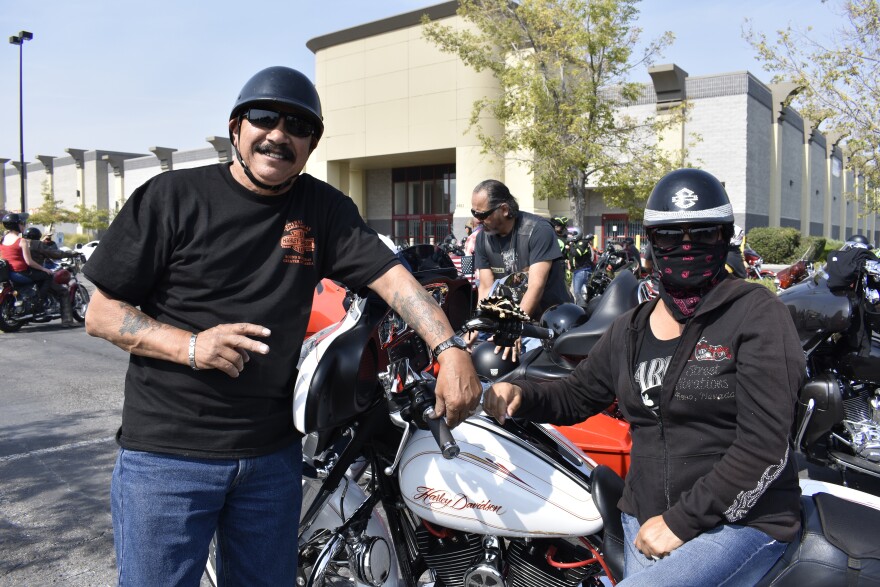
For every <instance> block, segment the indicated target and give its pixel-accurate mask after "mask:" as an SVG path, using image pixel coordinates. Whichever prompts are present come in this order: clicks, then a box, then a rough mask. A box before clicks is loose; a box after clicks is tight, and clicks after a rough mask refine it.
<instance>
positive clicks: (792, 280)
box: [776, 245, 816, 289]
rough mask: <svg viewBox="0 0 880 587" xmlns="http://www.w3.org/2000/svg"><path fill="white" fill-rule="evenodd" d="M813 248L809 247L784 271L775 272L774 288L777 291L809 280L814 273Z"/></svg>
mask: <svg viewBox="0 0 880 587" xmlns="http://www.w3.org/2000/svg"><path fill="white" fill-rule="evenodd" d="M815 250H816V249H815V247H814V246H812V245H811V246H810V247H808V248H807V250H806V251H804V254H803V255H801V256H800V258H799V259H798V260H797V261H795V262H794V263H792V264H791V265H789V266H788V267H786V268H784V269H780V270H779V271H777V272H776V287H778V288H779V289H788V288H790V287H791V286H793V285H795V284H798V283H800V282H802V281H804V280H806V279H809V278H810V277H812V276H813V275H814V274H815V273H816V269H815V266H814V265H813V259H814V257H815Z"/></svg>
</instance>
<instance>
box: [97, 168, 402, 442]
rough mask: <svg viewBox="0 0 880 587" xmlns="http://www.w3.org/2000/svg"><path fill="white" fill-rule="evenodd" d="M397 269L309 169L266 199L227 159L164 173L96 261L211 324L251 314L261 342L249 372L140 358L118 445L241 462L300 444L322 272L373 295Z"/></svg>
mask: <svg viewBox="0 0 880 587" xmlns="http://www.w3.org/2000/svg"><path fill="white" fill-rule="evenodd" d="M396 263H397V258H396V257H395V256H394V255H393V254H392V253H391V251H390V250H389V249H388V248H387V247H386V246H385V245H384V244H382V242H381V241H380V240H379V238H378V236H377V235H376V233H375V232H374V231H373V230H371V229H370V228H369V227H367V226H366V224H365V223H364V221H363V219H362V218H361V216H360V215H359V213H358V210H357V207H356V206H355V205H354V203H353V202H352V201H351V199H350V198H348V197H347V196H345V195H344V194H343V193H341V192H339V191H338V190H336V189H334V188H333V187H331V186H329V185H328V184H326V183H324V182H321V181H318V180H316V179H315V178H313V177H311V176H309V175H301V176H300V177H299V178H297V180H296V181H295V182H294V184H293V186H292V187H291V189H290V190H288V192H286V193H284V194H280V195H277V196H268V197H267V196H258V195H256V194H254V193H252V192H250V191H249V190H247V189H245V188H244V187H243V186H241V185H240V184H239V183H238V182H237V181H235V179H234V178H233V177H232V174H231V172H230V169H229V166H228V165H212V166H207V167H198V168H194V169H189V170H182V171H172V172H168V173H163V174H161V175H158V176H156V177H154V178H153V179H151V180H150V181H149V182H147V183H146V184H144V185H143V186H141V187H140V188H139V189H138V190H137V191H135V193H134V194H132V196H131V198H130V199H129V200H128V202H126V204H125V206H123V208H122V210H121V211H120V212H119V215H118V216H117V217H116V219H115V220H114V221H113V224H112V225H111V226H110V229H109V231H108V232H107V234H106V235H105V236H104V237H103V238H102V239H101V245H100V246H99V247H97V248H96V249H95V252H94V253H93V255H92V257H91V258H90V259H89V262H88V263H87V264H86V266H85V268H84V272H85V274H86V276H87V277H88V278H89V279H90V280H91V281H92V282H94V283H95V284H96V285H97V286H98V287H99V288H100V289H102V290H103V291H106V292H107V293H108V294H110V295H111V296H114V297H117V298H120V299H122V300H125V301H127V302H128V303H130V304H132V305H135V306H140V308H141V310H142V311H143V312H144V313H145V314H147V315H149V316H151V317H153V318H155V319H156V320H158V321H159V322H163V323H166V324H171V325H173V326H176V327H179V328H183V329H185V330H189V331H192V332H200V331H202V330H205V329H208V328H211V327H213V326H216V325H218V324H226V323H236V322H250V323H253V324H259V325H262V326H265V327H267V328H269V329H270V330H271V331H272V334H271V335H270V336H269V337H267V338H258V340H260V341H262V342H265V343H266V344H268V345H269V348H270V351H269V354H268V355H257V354H251V356H250V361H249V362H248V363H247V364H246V367H245V369H244V371H242V373H241V376H240V377H238V378H236V379H233V378H231V377H229V376H228V375H226V374H224V373H222V372H221V371H217V370H202V371H193V370H191V369H190V368H189V366H187V365H179V364H176V363H171V362H168V361H163V360H159V359H150V358H147V357H141V356H136V355H132V356H131V360H130V364H129V369H128V373H127V375H126V382H125V402H124V405H123V413H122V427H121V428H120V431H119V433H118V434H117V438H118V440H119V443H120V445H122V446H123V447H125V448H129V449H133V450H148V451H154V452H165V453H172V454H184V455H195V456H203V457H216V458H229V457H233V458H235V457H243V456H253V455H260V454H268V453H270V452H272V451H274V450H277V449H278V448H281V447H283V446H286V445H287V444H290V443H291V442H294V441H295V440H296V439H297V437H298V433H297V432H296V431H295V429H294V427H293V423H292V413H291V409H292V392H293V385H294V382H295V381H296V364H297V359H298V357H299V353H300V349H301V346H302V342H303V337H304V335H305V331H306V326H307V324H308V320H309V314H310V312H311V304H312V296H313V291H314V288H315V285H316V284H317V283H318V281H320V279H322V278H323V277H329V278H332V279H335V280H337V281H341V282H343V283H345V284H346V285H347V286H348V287H349V288H351V289H353V290H357V289H361V288H362V287H364V286H366V285H367V284H369V283H371V282H372V281H373V280H375V279H376V278H378V277H379V276H381V275H382V274H383V273H384V272H385V271H387V270H388V269H390V268H391V267H392V266H393V265H394V264H396Z"/></svg>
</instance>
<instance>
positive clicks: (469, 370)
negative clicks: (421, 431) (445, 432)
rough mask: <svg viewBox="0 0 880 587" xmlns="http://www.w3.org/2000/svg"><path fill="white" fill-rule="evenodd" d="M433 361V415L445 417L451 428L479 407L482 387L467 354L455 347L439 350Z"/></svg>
mask: <svg viewBox="0 0 880 587" xmlns="http://www.w3.org/2000/svg"><path fill="white" fill-rule="evenodd" d="M437 362H438V363H440V373H439V374H438V376H437V386H436V387H435V388H434V393H435V394H436V396H437V401H436V402H435V404H434V416H435V417H436V418H440V417H441V416H444V415H445V416H446V423H447V424H449V427H450V428H455V427H456V426H458V425H459V424H460V423H462V422H464V421H465V420H466V419H467V418H468V416H470V415H471V414H472V413H473V412H474V410H476V409H477V406H478V405H480V396H481V395H482V393H483V387H482V386H481V385H480V380H479V379H478V378H477V373H476V371H474V365H473V363H472V362H471V355H470V353H468V352H467V351H463V350H461V349H458V348H450V349H448V350H445V351H443V353H441V354H440V356H439V357H437Z"/></svg>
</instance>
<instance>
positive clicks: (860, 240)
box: [845, 234, 874, 249]
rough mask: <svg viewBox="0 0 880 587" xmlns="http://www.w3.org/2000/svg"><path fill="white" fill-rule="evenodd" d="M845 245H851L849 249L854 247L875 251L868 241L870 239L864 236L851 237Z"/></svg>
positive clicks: (855, 235)
mask: <svg viewBox="0 0 880 587" xmlns="http://www.w3.org/2000/svg"><path fill="white" fill-rule="evenodd" d="M845 244H847V245H849V247H847V248H853V247H856V248H859V249H873V248H874V247H872V246H871V241H869V240H868V237H866V236H865V235H863V234H854V235H852V236H851V237H849V238H848V239H847V241H846V243H845Z"/></svg>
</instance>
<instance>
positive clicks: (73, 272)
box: [0, 253, 90, 332]
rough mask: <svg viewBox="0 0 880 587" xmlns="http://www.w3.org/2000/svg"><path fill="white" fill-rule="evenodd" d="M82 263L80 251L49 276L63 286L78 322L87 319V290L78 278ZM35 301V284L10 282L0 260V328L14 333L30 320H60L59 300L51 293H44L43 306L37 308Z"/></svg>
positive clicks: (36, 321) (3, 262)
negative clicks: (23, 284)
mask: <svg viewBox="0 0 880 587" xmlns="http://www.w3.org/2000/svg"><path fill="white" fill-rule="evenodd" d="M84 262H85V257H84V256H83V255H82V254H79V253H78V254H76V255H74V256H73V257H71V258H70V260H63V261H61V262H60V264H59V267H60V268H59V269H57V270H56V271H55V272H54V274H53V277H52V278H53V279H54V280H55V283H57V284H58V285H61V286H63V287H64V288H65V292H64V294H63V295H66V296H69V297H70V304H71V308H72V310H73V318H74V319H75V320H76V321H77V322H83V321H84V320H85V319H86V310H87V309H88V307H89V300H90V298H89V292H88V291H87V290H86V288H85V286H83V285H82V284H81V283H80V282H79V279H78V278H77V275H79V273H80V271H81V270H82V266H83V263H84ZM38 304H39V297H38V295H37V286H36V285H27V286H21V285H16V284H14V283H12V280H11V279H10V270H9V265H8V264H7V263H6V262H5V261H3V260H0V330H2V331H3V332H17V331H18V330H20V329H21V327H22V326H24V325H25V324H27V323H29V322H34V323H45V322H50V321H52V320H59V319H61V302H60V300H58V298H56V297H55V296H54V295H52V294H51V293H50V294H48V295H47V297H46V300H45V302H44V305H43V307H38Z"/></svg>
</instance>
